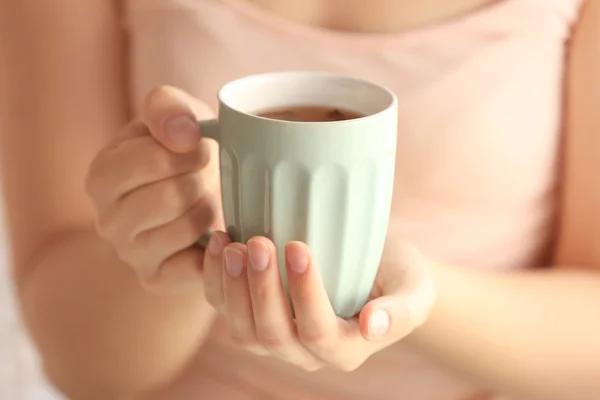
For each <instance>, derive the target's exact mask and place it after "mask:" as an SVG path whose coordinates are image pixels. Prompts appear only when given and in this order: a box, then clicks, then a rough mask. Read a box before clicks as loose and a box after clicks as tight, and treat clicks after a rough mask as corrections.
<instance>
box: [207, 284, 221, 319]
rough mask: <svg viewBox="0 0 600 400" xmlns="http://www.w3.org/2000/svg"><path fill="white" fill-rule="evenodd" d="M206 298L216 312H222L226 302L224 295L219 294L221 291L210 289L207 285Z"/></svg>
mask: <svg viewBox="0 0 600 400" xmlns="http://www.w3.org/2000/svg"><path fill="white" fill-rule="evenodd" d="M204 298H205V299H206V301H207V302H208V304H210V305H211V306H212V307H213V308H214V309H215V310H217V311H219V312H220V311H222V310H223V309H224V305H225V301H224V297H223V293H222V292H221V293H219V290H218V289H216V288H210V289H209V288H208V287H206V285H205V289H204Z"/></svg>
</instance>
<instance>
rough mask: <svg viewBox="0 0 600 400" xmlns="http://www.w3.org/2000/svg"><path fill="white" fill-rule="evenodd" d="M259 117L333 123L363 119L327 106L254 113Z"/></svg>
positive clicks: (357, 114)
mask: <svg viewBox="0 0 600 400" xmlns="http://www.w3.org/2000/svg"><path fill="white" fill-rule="evenodd" d="M256 115H258V116H259V117H264V118H271V119H279V120H282V121H295V122H333V121H345V120H348V119H355V118H360V117H364V115H362V114H359V113H357V112H355V111H350V110H344V109H342V108H336V107H327V106H290V107H277V108H271V109H268V110H263V111H259V112H257V113H256Z"/></svg>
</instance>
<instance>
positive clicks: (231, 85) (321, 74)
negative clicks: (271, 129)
mask: <svg viewBox="0 0 600 400" xmlns="http://www.w3.org/2000/svg"><path fill="white" fill-rule="evenodd" d="M286 76H287V77H290V78H293V77H294V76H298V77H299V76H302V77H307V76H312V77H314V78H321V79H342V80H345V81H347V82H351V83H358V84H362V85H366V86H368V87H369V88H370V89H373V90H376V91H379V92H380V93H382V94H384V95H386V96H387V97H388V99H387V104H386V106H385V107H383V108H381V109H380V110H378V111H376V112H374V113H369V114H367V115H363V116H360V117H358V118H352V119H346V120H339V121H288V120H279V119H273V118H267V117H262V116H260V115H257V114H254V113H252V112H249V111H244V110H242V109H240V108H239V107H234V106H232V105H231V104H230V103H231V102H229V101H227V100H226V97H227V95H228V93H227V92H228V91H232V90H234V89H235V88H236V87H237V86H239V85H243V84H250V83H252V82H253V81H260V80H265V79H271V78H272V79H276V78H282V77H286ZM217 99H218V100H219V104H220V105H221V106H225V107H227V108H228V109H230V110H232V111H234V112H236V113H238V114H241V115H243V116H245V117H249V118H252V119H256V120H262V121H265V122H275V123H285V124H294V125H295V124H299V125H311V124H328V125H330V124H347V123H357V122H365V120H367V119H371V118H377V117H378V116H380V115H381V114H384V113H386V112H388V111H389V110H390V109H393V108H394V107H397V104H398V99H397V98H396V95H395V94H394V92H392V90H390V89H389V88H387V87H385V86H382V85H378V84H376V83H374V82H372V81H369V80H366V79H361V78H358V77H354V76H350V75H345V74H338V73H333V72H325V71H300V70H293V71H279V72H266V73H260V74H253V75H248V76H244V77H241V78H237V79H234V80H232V81H230V82H227V83H225V84H224V85H223V86H221V88H220V89H219V91H218V93H217Z"/></svg>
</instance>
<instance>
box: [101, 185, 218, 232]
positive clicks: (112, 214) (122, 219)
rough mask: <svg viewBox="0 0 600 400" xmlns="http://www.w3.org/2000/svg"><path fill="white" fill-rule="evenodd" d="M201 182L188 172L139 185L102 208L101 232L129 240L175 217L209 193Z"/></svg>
mask: <svg viewBox="0 0 600 400" xmlns="http://www.w3.org/2000/svg"><path fill="white" fill-rule="evenodd" d="M201 185H202V180H200V179H198V177H197V176H196V174H187V175H180V176H177V177H174V178H171V179H166V180H163V181H160V182H157V183H153V184H150V185H147V186H144V187H142V188H139V189H138V190H135V191H133V192H131V193H129V194H128V195H126V196H125V197H123V199H121V200H119V201H118V202H117V203H116V204H115V205H114V206H113V207H109V208H107V209H105V210H102V211H100V213H99V215H98V228H99V231H100V234H101V235H102V236H103V237H105V238H107V239H109V240H116V241H118V242H129V241H131V240H133V239H134V238H135V237H136V236H137V235H138V234H140V233H141V232H144V231H147V230H150V229H153V228H157V227H159V226H162V225H165V224H167V223H169V222H171V221H174V220H175V219H177V218H179V217H180V216H182V215H183V214H185V213H186V212H187V211H188V210H189V209H191V208H192V206H193V205H194V204H196V202H197V201H198V200H200V199H201V198H203V197H207V196H209V194H208V193H207V192H206V190H205V188H203V187H202V186H201ZM213 214H214V213H213Z"/></svg>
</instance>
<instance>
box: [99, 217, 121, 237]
mask: <svg viewBox="0 0 600 400" xmlns="http://www.w3.org/2000/svg"><path fill="white" fill-rule="evenodd" d="M96 231H97V232H98V234H99V235H100V237H102V238H103V239H106V240H109V241H111V242H112V241H114V240H115V239H117V238H118V237H119V236H120V235H119V231H120V226H119V223H118V221H117V220H116V219H115V218H112V217H111V216H107V215H100V216H98V218H97V219H96Z"/></svg>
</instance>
